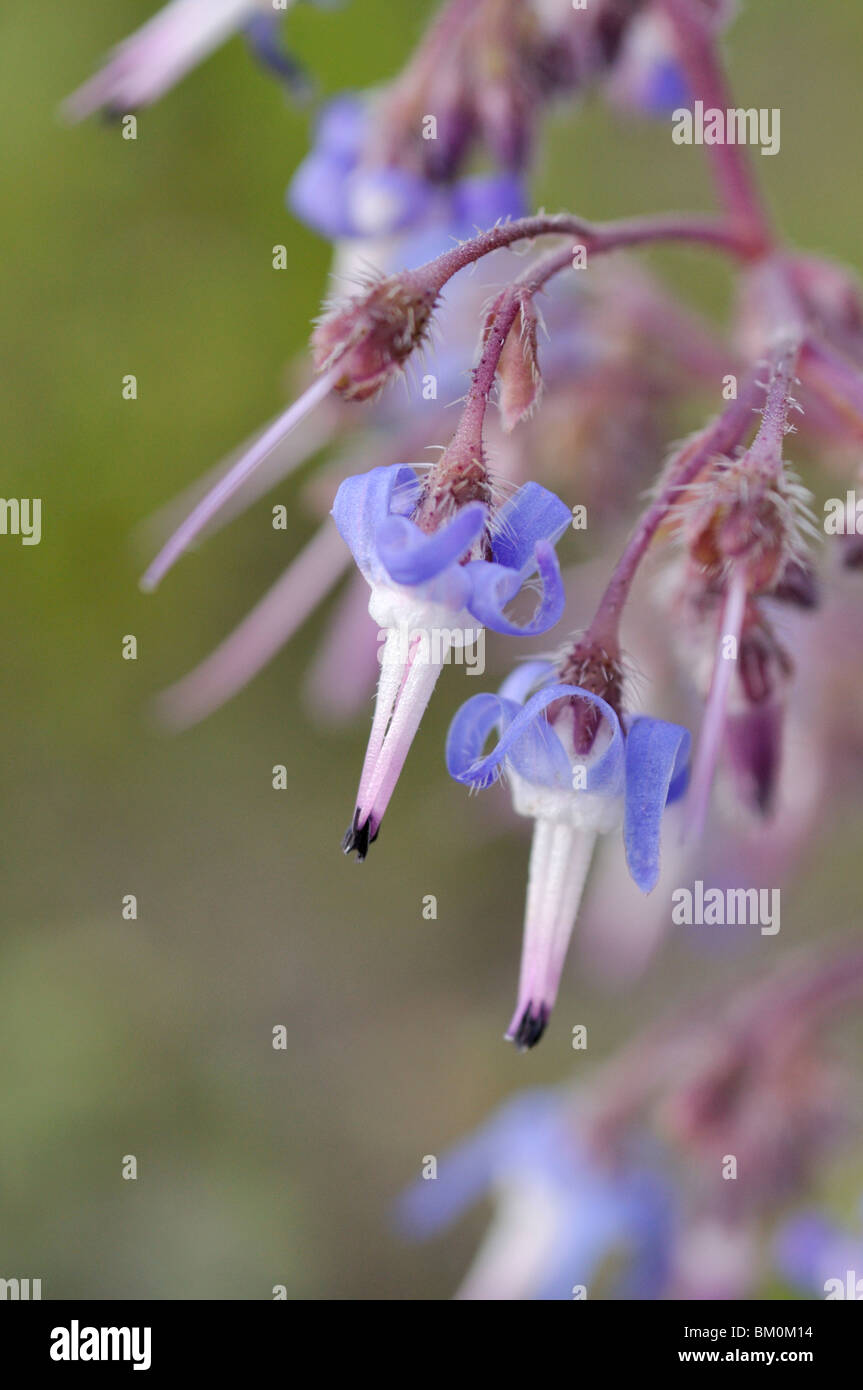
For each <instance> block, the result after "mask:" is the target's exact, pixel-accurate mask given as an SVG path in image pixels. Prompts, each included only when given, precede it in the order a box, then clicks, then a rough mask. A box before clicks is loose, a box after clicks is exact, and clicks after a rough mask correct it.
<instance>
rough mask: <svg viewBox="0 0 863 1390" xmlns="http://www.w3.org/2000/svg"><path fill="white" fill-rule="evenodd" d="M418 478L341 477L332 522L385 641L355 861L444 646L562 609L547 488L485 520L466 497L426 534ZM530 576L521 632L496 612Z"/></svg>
mask: <svg viewBox="0 0 863 1390" xmlns="http://www.w3.org/2000/svg"><path fill="white" fill-rule="evenodd" d="M421 491H422V483H421V480H420V477H419V476H418V474H417V473H416V472H415V470H414V469H413V468H410V467H407V466H405V465H401V464H396V465H393V466H390V467H383V468H373V469H372V470H371V471H370V472H369V473H364V474H360V475H359V476H357V477H353V478H347V479H346V480H345V481H344V482H343V483H342V484H341V486H340V488H339V490H338V492H337V494H336V499H335V502H334V505H333V517H334V518H335V522H336V525H337V527H338V529H339V532H340V534H341V535H342V537H343V539H344V540H345V541H346V542H347V544H348V546H349V547H350V549H351V552H352V554H353V556H354V559H355V560H356V562H357V565H358V566H359V569H360V571H361V572H362V574H363V575H364V577H365V579H366V581H367V582H368V584H369V587H370V588H371V591H372V592H371V598H370V600H369V612H370V613H371V615H372V617H373V618H374V620H375V622H376V623H377V624H378V626H379V628H380V629H382V630H383V631H382V632H381V634H380V636H381V638H385V644H384V647H383V651H382V655H381V663H382V664H381V678H380V682H379V685H378V693H377V701H376V705H375V717H374V721H373V724H372V732H371V737H370V739H369V745H368V749H367V752H366V758H365V763H364V765H363V771H362V776H361V779H360V787H359V792H358V795H357V807H356V813H355V815H354V820H353V824H352V826H351V828H350V830H349V831H348V833H347V835H346V837H345V843H344V848H345V851H346V853H347V852H349V851H350V850H356V851H357V853H358V856H359V858H360V859H363V858H365V855H366V852H367V850H368V846H369V844H370V843H371V842H372V841H373V840H374V839H375V838H376V836H377V833H378V830H379V828H380V823H381V819H382V817H383V814H384V811H385V810H386V807H387V804H388V802H389V799H390V797H391V795H392V792H393V790H394V788H395V784H396V781H397V780H398V776H399V774H400V772H401V769H402V767H403V766H404V762H405V759H406V757H407V753H408V750H409V748H410V745H411V742H412V740H413V737H414V735H415V733H416V731H417V729H418V727H419V723H420V720H421V719H422V716H423V713H424V712H425V708H426V705H427V704H428V701H429V699H430V697H431V693H432V691H433V689H434V687H435V684H436V682H437V679H438V676H439V675H440V672H441V670H442V668H443V666H444V664H445V663H446V661H447V660H448V659H449V658H450V653H451V652H452V650H453V649H456V650H464V649H465V648H467V647H470V646H472V645H474V644H475V643H477V642H478V641H479V640H480V633H481V632H482V629H483V628H484V627H490V628H492V629H493V630H494V631H495V632H502V633H507V634H517V635H534V634H536V633H540V632H545V631H547V630H548V628H550V627H553V626H554V624H555V623H556V622H557V621H558V619H559V618H560V616H561V614H562V612H563V606H564V591H563V584H562V581H561V577H560V570H559V568H558V564H557V557H556V555H555V553H554V544H555V543H556V541H557V540H559V538H560V537H561V536H562V535H563V532H564V531H565V530H566V528H567V526H568V525H569V522H570V513H569V511H568V509H567V507H566V506H565V505H564V503H563V502H561V501H560V499H559V498H558V497H556V496H555V495H554V493H551V492H548V491H547V489H546V488H544V487H541V486H540V485H539V484H538V483H533V482H531V483H526V484H525V485H524V486H523V487H521V488H519V489H518V491H517V492H516V493H515V494H514V495H513V497H512V498H511V499H510V500H509V501H508V502H506V503H505V504H504V506H503V507H501V508H500V510H499V511H497V512H495V513H494V515H492V516H490V514H489V508H488V507H487V506H486V505H485V504H483V503H481V502H472V503H469V504H468V505H467V506H464V507H462V508H461V510H458V511H456V512H455V514H454V515H453V516H452V517H451V519H450V520H449V521H448V522H447V523H446V524H445V525H443V526H441V527H440V528H439V529H438V530H436V531H434V532H432V533H428V532H426V531H423V530H421V529H420V527H419V526H418V525H417V524H416V522H415V521H413V520H412V519H411V514H412V513H413V512H414V510H415V508H416V506H417V503H418V502H419V500H420V495H421ZM536 572H538V574H539V578H540V581H541V594H540V600H539V604H538V606H537V608H536V611H535V613H534V615H533V617H532V618H531V619H530V620H529V621H528V622H527V623H525V624H524V625H522V626H519V625H518V624H516V623H514V622H513V621H512V620H511V619H510V618H509V617H508V616H507V614H506V613H505V611H504V610H505V608H506V606H507V605H508V604H509V603H510V602H511V600H512V599H514V598H515V596H516V595H517V594H518V593H519V592H520V590H521V589H522V588H523V586H524V584H525V581H526V580H528V579H529V578H530V577H531V576H532V575H533V574H534V573H536Z"/></svg>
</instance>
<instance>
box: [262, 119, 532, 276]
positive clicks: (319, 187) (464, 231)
mask: <svg viewBox="0 0 863 1390" xmlns="http://www.w3.org/2000/svg"><path fill="white" fill-rule="evenodd" d="M369 115H370V111H369V104H368V102H367V101H364V100H363V99H361V98H360V97H356V96H350V95H345V96H341V97H337V98H336V99H335V100H334V101H332V102H330V103H329V104H328V105H327V106H326V107H325V108H324V110H323V112H322V114H321V116H320V119H319V122H318V127H317V131H316V133H315V143H314V146H313V148H312V150H311V151H310V153H309V154H308V155H307V156H306V158H305V159H304V160H303V162H302V163H301V164H300V166H299V168H298V169H297V171H296V173H295V174H294V177H293V179H292V180H291V183H290V186H289V188H288V195H287V198H288V205H289V207H290V208H291V210H292V211H293V212H294V213H295V214H296V216H297V217H299V218H301V219H302V221H304V222H306V223H308V225H309V226H310V227H313V228H314V229H315V231H318V232H320V233H321V235H322V236H324V237H326V238H327V239H328V240H330V241H340V240H342V239H344V238H358V237H391V236H397V235H402V234H404V233H407V232H421V233H423V235H422V236H420V237H418V238H417V239H416V240H413V239H411V242H410V244H409V249H407V250H406V251H405V252H404V254H403V260H404V261H405V264H406V265H411V266H412V265H421V264H423V262H424V261H426V260H430V259H431V258H432V257H433V256H435V255H437V254H438V253H439V252H440V251H443V250H446V248H447V246H448V245H450V244H451V243H452V240H453V239H454V238H455V239H460V238H463V237H467V236H470V235H472V234H473V232H474V231H475V230H476V228H477V227H489V226H492V225H493V224H494V223H495V222H497V221H499V220H500V219H501V218H504V217H520V216H522V215H523V214H524V212H525V211H526V201H525V195H524V190H523V187H522V183H521V181H520V180H519V179H518V178H517V177H515V176H514V175H512V174H489V175H476V176H472V177H470V178H465V179H461V180H459V181H458V182H457V183H454V184H441V183H435V182H432V181H431V180H429V179H427V178H425V177H424V176H423V175H422V174H421V173H420V172H415V171H412V170H410V169H407V168H402V167H399V166H397V165H382V166H377V167H375V166H372V165H368V164H366V163H364V162H363V158H362V156H363V152H364V148H365V144H366V140H367V136H368V130H369Z"/></svg>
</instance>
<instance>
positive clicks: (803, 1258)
mask: <svg viewBox="0 0 863 1390" xmlns="http://www.w3.org/2000/svg"><path fill="white" fill-rule="evenodd" d="M861 1210H863V1204H861ZM774 1255H775V1262H776V1266H777V1268H778V1270H779V1272H780V1274H781V1275H782V1276H783V1278H785V1279H787V1280H788V1281H789V1283H791V1284H794V1285H796V1286H797V1287H798V1288H800V1289H805V1290H806V1291H807V1292H809V1293H813V1294H817V1295H819V1296H826V1297H827V1298H829V1299H837V1298H839V1299H841V1298H852V1299H859V1298H860V1297H861V1296H863V1238H861V1236H860V1234H859V1231H858V1232H857V1233H854V1232H852V1231H849V1230H844V1229H843V1228H842V1227H841V1226H838V1225H836V1224H835V1222H832V1221H828V1220H827V1219H826V1217H824V1216H822V1215H821V1214H820V1213H819V1212H815V1211H810V1212H803V1213H801V1214H800V1215H798V1216H794V1217H792V1218H791V1219H790V1220H789V1221H786V1222H785V1223H784V1224H783V1225H782V1227H781V1228H780V1230H779V1233H778V1235H777V1237H776V1240H775V1244H774ZM858 1281H859V1284H858Z"/></svg>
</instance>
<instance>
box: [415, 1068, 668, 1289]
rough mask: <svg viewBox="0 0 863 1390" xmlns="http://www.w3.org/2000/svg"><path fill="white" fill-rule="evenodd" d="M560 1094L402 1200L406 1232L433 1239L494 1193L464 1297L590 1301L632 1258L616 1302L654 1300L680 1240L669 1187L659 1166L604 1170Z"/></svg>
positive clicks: (633, 1158)
mask: <svg viewBox="0 0 863 1390" xmlns="http://www.w3.org/2000/svg"><path fill="white" fill-rule="evenodd" d="M579 1128H580V1125H579V1113H578V1109H577V1108H576V1106H575V1105H574V1104H573V1101H572V1098H571V1097H567V1096H566V1095H564V1094H563V1093H561V1092H560V1091H555V1090H550V1089H549V1090H537V1091H528V1092H525V1093H524V1094H522V1095H521V1096H519V1097H517V1099H515V1100H514V1101H510V1102H509V1103H508V1104H507V1105H505V1106H504V1107H503V1108H502V1109H501V1110H499V1111H498V1112H497V1114H495V1115H494V1116H492V1118H491V1119H490V1120H489V1121H488V1122H487V1123H486V1124H485V1125H483V1126H482V1128H480V1129H479V1130H478V1131H477V1132H476V1133H475V1134H473V1135H472V1136H471V1137H470V1138H468V1139H466V1140H465V1141H464V1142H462V1143H461V1144H460V1145H458V1146H457V1147H456V1148H455V1149H453V1150H452V1151H451V1152H450V1153H448V1154H444V1156H443V1157H442V1158H441V1159H440V1163H439V1167H438V1170H437V1174H436V1176H435V1177H434V1178H426V1179H420V1180H418V1181H417V1182H416V1183H415V1184H414V1185H413V1186H412V1187H411V1188H410V1189H408V1191H407V1192H406V1193H405V1194H404V1195H403V1197H402V1199H401V1201H400V1203H399V1207H398V1213H397V1214H398V1218H399V1224H400V1226H401V1227H402V1228H403V1229H404V1230H406V1231H407V1232H408V1233H409V1234H411V1235H413V1236H416V1237H420V1238H423V1237H426V1236H428V1235H430V1234H432V1233H434V1232H436V1231H438V1230H440V1229H441V1228H443V1227H445V1226H448V1225H450V1224H451V1223H452V1222H453V1221H455V1220H456V1218H457V1217H459V1216H460V1215H461V1214H462V1212H464V1211H465V1210H466V1209H467V1208H468V1207H469V1206H471V1205H473V1203H475V1202H477V1201H478V1200H479V1199H480V1198H482V1197H483V1196H484V1195H485V1194H486V1193H491V1194H492V1196H493V1197H494V1198H495V1201H496V1208H497V1210H496V1215H495V1218H494V1221H493V1225H492V1228H491V1230H490V1231H489V1233H488V1236H487V1237H486V1240H485V1242H484V1244H483V1246H482V1247H481V1248H480V1250H479V1253H478V1254H477V1256H476V1258H475V1260H474V1263H473V1266H472V1269H471V1270H470V1272H469V1274H468V1275H467V1278H466V1279H465V1281H464V1283H463V1284H462V1287H461V1289H460V1291H459V1293H458V1295H457V1297H459V1298H463V1299H482V1300H497V1299H507V1300H513V1299H537V1300H545V1299H571V1298H573V1297H574V1296H575V1295H574V1290H575V1289H576V1288H578V1286H583V1287H584V1288H585V1289H586V1290H587V1292H588V1295H589V1293H590V1286H591V1283H592V1281H593V1279H594V1277H595V1275H596V1274H597V1271H598V1270H599V1268H600V1266H601V1264H602V1263H603V1261H604V1260H605V1259H606V1258H607V1257H609V1256H610V1255H612V1254H615V1253H618V1252H624V1253H625V1255H626V1266H625V1271H624V1274H623V1278H622V1281H621V1283H620V1285H619V1286H618V1287H617V1288H616V1290H615V1297H617V1298H642V1299H644V1298H656V1297H659V1296H660V1295H661V1293H662V1291H663V1288H664V1286H665V1284H666V1281H667V1279H668V1275H669V1268H670V1260H671V1250H672V1241H673V1235H674V1229H675V1221H674V1209H673V1203H672V1195H671V1188H670V1185H669V1183H668V1180H667V1178H666V1177H665V1176H664V1175H663V1172H662V1168H661V1166H660V1164H659V1163H658V1162H657V1161H656V1155H655V1154H651V1153H649V1152H647V1151H643V1152H635V1153H633V1154H631V1155H628V1156H627V1158H626V1159H624V1160H623V1161H620V1160H618V1161H616V1162H613V1163H612V1162H610V1163H609V1165H608V1166H607V1167H606V1166H604V1165H602V1164H601V1163H600V1162H599V1161H598V1160H597V1159H596V1158H595V1157H594V1156H593V1155H592V1153H591V1152H590V1151H589V1149H588V1147H587V1145H586V1144H585V1142H584V1139H583V1137H582V1136H581V1134H580V1133H579Z"/></svg>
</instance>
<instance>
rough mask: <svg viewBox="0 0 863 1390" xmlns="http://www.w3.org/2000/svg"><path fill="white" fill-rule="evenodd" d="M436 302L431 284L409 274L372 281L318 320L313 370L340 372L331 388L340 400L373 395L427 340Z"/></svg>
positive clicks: (351, 399)
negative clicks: (419, 281) (423, 283)
mask: <svg viewBox="0 0 863 1390" xmlns="http://www.w3.org/2000/svg"><path fill="white" fill-rule="evenodd" d="M437 300H438V289H437V288H436V287H434V286H431V285H427V286H423V285H420V284H419V283H418V282H417V280H416V279H415V278H413V277H411V276H410V275H395V276H390V277H388V278H386V279H379V280H376V281H374V282H373V283H372V285H371V286H370V288H369V289H367V290H366V291H365V292H364V293H363V294H360V295H357V296H355V297H354V298H353V299H350V300H348V301H347V302H346V303H345V304H343V305H340V306H338V305H337V306H336V307H335V308H334V309H332V310H331V311H330V312H329V313H328V314H326V315H325V316H324V317H323V318H322V319H321V321H320V322H319V324H318V326H317V328H316V329H315V331H314V333H313V334H312V355H313V358H314V363H315V366H316V368H317V369H318V371H319V372H325V371H330V370H332V369H334V368H335V369H338V370H339V375H338V376H337V378H336V381H335V383H334V389H335V390H336V391H338V392H340V394H341V395H342V396H344V398H345V400H349V401H367V400H371V399H373V398H374V397H375V396H377V395H378V394H379V393H380V392H381V391H382V390H383V388H384V387H385V386H386V385H387V384H388V383H389V382H390V381H391V380H392V379H393V378H394V377H395V376H397V375H399V373H401V371H402V370H403V368H404V364H405V362H406V361H407V359H408V358H409V357H410V355H411V353H412V352H414V351H415V350H416V349H417V348H418V347H420V346H421V345H422V343H424V342H425V341H426V339H427V337H428V332H429V326H430V323H431V317H432V314H433V312H434V309H435V305H436V304H437Z"/></svg>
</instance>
